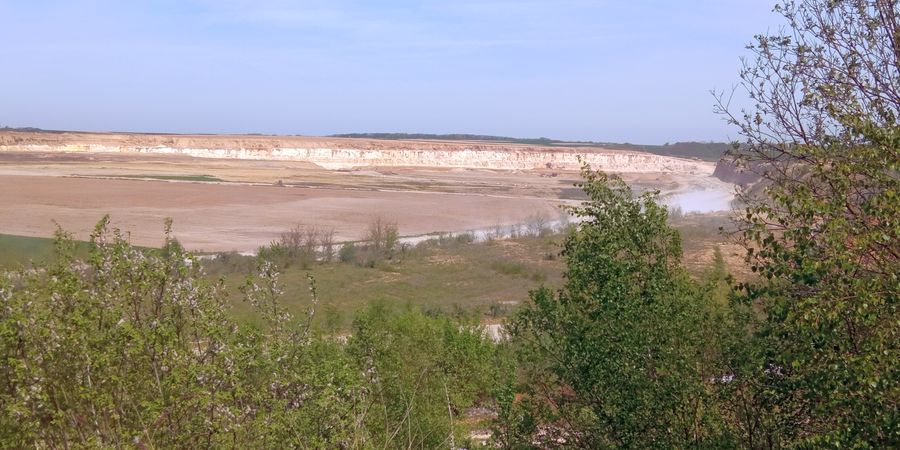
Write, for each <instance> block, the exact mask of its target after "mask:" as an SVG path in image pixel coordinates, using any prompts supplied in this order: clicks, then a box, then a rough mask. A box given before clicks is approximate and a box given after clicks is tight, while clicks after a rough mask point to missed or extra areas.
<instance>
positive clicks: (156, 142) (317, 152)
mask: <svg viewBox="0 0 900 450" xmlns="http://www.w3.org/2000/svg"><path fill="white" fill-rule="evenodd" d="M0 151H43V152H94V153H106V152H115V153H155V154H179V155H186V156H193V157H200V158H228V159H259V160H276V161H306V162H311V163H314V164H317V165H319V166H322V167H325V168H328V169H344V168H356V167H376V166H412V167H438V168H441V167H443V168H476V169H477V168H481V169H501V170H532V169H578V168H579V167H580V166H581V163H580V162H579V158H581V159H583V160H584V161H585V162H587V163H589V164H590V165H591V166H592V167H594V168H596V169H602V170H606V171H611V172H623V173H642V172H646V173H649V172H671V173H685V174H697V175H710V174H712V172H713V169H714V165H713V164H712V163H708V162H703V161H697V160H691V159H683V158H674V157H668V156H659V155H654V154H650V153H642V152H635V151H621V150H604V149H597V148H578V147H574V148H556V147H540V146H529V145H516V144H496V143H485V142H477V141H473V142H447V141H379V140H369V139H342V138H312V137H272V136H223V135H216V136H203V135H191V136H187V135H150V134H105V133H52V134H51V133H23V132H0Z"/></svg>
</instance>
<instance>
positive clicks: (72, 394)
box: [0, 219, 365, 448]
mask: <svg viewBox="0 0 900 450" xmlns="http://www.w3.org/2000/svg"><path fill="white" fill-rule="evenodd" d="M73 248H74V246H73V243H72V241H71V239H70V237H69V236H68V235H66V234H65V233H62V232H60V233H59V235H58V237H57V257H56V258H55V259H54V262H53V264H52V265H51V266H48V267H36V268H34V269H29V270H27V271H22V272H16V273H11V274H5V275H3V276H0V375H2V377H0V447H4V448H28V447H42V448H43V447H50V448H60V447H66V448H68V447H72V446H75V447H92V448H93V447H131V446H133V447H139V448H147V447H150V448H158V447H161V448H195V447H206V448H209V447H242V448H273V447H286V446H287V447H290V446H295V447H297V446H303V447H306V448H325V447H334V446H350V445H352V444H353V443H358V442H360V441H363V442H364V438H365V430H360V429H358V428H357V423H358V417H357V416H358V415H359V414H360V413H359V410H357V409H356V405H358V404H360V403H362V402H363V400H364V398H365V393H364V391H363V389H362V379H361V377H360V376H359V374H358V372H356V371H354V370H353V369H352V368H353V365H352V363H351V361H350V360H349V358H348V357H347V355H346V353H344V352H342V351H341V348H342V347H341V346H340V345H338V344H337V343H334V342H332V341H329V340H327V339H322V338H318V337H316V336H314V335H313V334H311V332H310V329H309V326H308V323H309V322H308V320H299V321H298V320H294V319H293V318H291V317H290V316H289V315H286V314H285V313H284V312H283V311H282V310H281V309H280V308H279V307H278V303H277V301H276V299H277V296H278V295H279V289H278V284H277V274H276V273H275V272H273V270H272V269H271V267H272V266H271V265H268V266H265V267H264V268H263V270H262V271H261V274H260V278H259V279H258V280H256V281H255V282H254V283H252V284H251V287H250V288H249V289H248V290H247V295H248V298H249V300H250V301H251V302H252V303H254V305H256V306H257V307H258V308H259V309H260V313H261V316H263V317H265V318H266V319H267V320H268V322H267V329H265V330H256V329H251V328H246V327H239V326H237V325H235V323H233V322H232V321H231V320H229V318H228V316H227V305H226V304H225V300H224V299H225V298H226V296H225V295H224V292H223V291H222V287H221V286H220V285H219V284H218V283H212V282H209V281H206V279H205V278H204V277H203V276H202V273H201V272H200V271H199V270H200V269H199V267H200V265H199V264H198V262H197V260H196V259H194V258H193V257H192V256H191V255H190V254H188V253H186V252H185V251H184V250H183V249H182V248H181V246H180V245H178V243H177V241H175V240H174V239H173V238H172V237H171V235H170V234H168V233H167V238H166V242H165V245H164V247H163V248H162V249H161V250H141V249H137V248H135V247H132V246H131V245H130V244H129V243H128V242H127V241H126V240H125V238H123V236H122V235H121V234H120V233H119V232H118V231H116V230H113V231H109V230H108V219H104V220H103V221H102V222H100V224H98V226H97V228H96V230H95V232H94V234H93V235H92V237H91V251H90V255H89V258H88V260H87V261H80V260H77V259H75V258H74V257H73ZM313 299H315V296H313ZM313 304H315V302H313ZM311 311H312V310H311ZM304 319H305V318H304Z"/></svg>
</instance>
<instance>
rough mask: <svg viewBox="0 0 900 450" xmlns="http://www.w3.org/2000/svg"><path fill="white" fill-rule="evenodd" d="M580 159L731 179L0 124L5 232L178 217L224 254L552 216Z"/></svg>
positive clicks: (516, 153) (571, 192)
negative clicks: (284, 238)
mask: <svg viewBox="0 0 900 450" xmlns="http://www.w3.org/2000/svg"><path fill="white" fill-rule="evenodd" d="M581 161H585V162H587V163H588V164H590V165H591V166H592V167H593V168H595V169H601V170H605V171H608V172H615V173H618V174H620V175H621V176H622V177H623V178H624V179H625V180H626V181H628V182H629V183H630V184H632V185H633V186H634V187H636V188H637V189H640V190H643V189H658V190H660V191H661V193H662V194H663V195H664V197H665V198H669V199H675V200H673V201H676V203H677V201H678V200H677V199H691V198H704V199H705V198H707V197H715V198H719V199H723V198H724V199H726V200H727V195H728V194H727V193H728V191H729V190H730V189H731V188H732V186H731V185H729V184H727V183H723V182H721V181H719V180H717V179H715V178H713V177H712V173H713V170H714V168H715V163H712V162H708V161H700V160H695V159H687V158H675V157H669V156H660V155H655V154H649V153H641V152H633V151H622V150H606V149H597V148H579V147H566V148H559V147H541V146H532V145H521V144H505V143H492V142H481V141H471V142H469V141H431V140H427V141H426V140H423V141H393V140H391V141H387V140H374V139H349V138H331V137H294V136H291V137H281V136H246V135H227V136H226V135H163V134H125V133H118V134H115V133H68V132H65V133H56V132H22V131H0V211H2V214H0V233H3V234H15V235H24V236H43V237H46V236H51V235H52V234H53V232H54V230H55V229H56V225H57V224H58V225H59V226H61V227H62V228H64V229H66V230H68V231H71V232H73V233H74V234H75V235H76V237H78V238H86V237H87V236H88V235H89V233H90V230H91V229H92V228H93V225H94V224H95V223H96V222H97V221H98V220H100V218H101V217H102V216H103V215H106V214H109V215H110V216H111V218H112V222H113V224H114V225H115V226H117V227H119V228H121V229H122V230H123V231H125V232H127V233H129V235H130V238H131V240H132V242H134V243H135V244H138V245H148V246H152V245H159V244H160V241H161V239H162V227H163V222H164V220H165V218H167V217H171V218H173V219H174V222H175V232H176V233H175V234H176V236H177V237H178V239H179V240H180V241H181V242H182V243H183V244H184V245H185V246H186V247H187V248H189V249H192V250H197V251H216V252H219V251H231V250H234V251H252V250H255V249H256V248H257V247H259V246H260V245H264V244H266V243H268V242H270V241H272V240H273V239H276V238H277V237H278V235H279V234H280V233H281V232H282V231H284V230H286V229H287V228H289V227H290V226H292V225H294V224H304V225H310V226H317V227H322V228H333V229H334V230H335V235H336V238H337V239H338V240H355V239H360V238H361V237H362V236H363V234H364V233H365V229H366V227H367V226H368V224H370V223H371V222H372V220H373V219H374V218H375V217H382V218H384V219H386V220H389V221H393V222H396V223H397V224H398V226H399V228H400V232H401V234H403V235H408V236H415V235H424V234H431V233H438V232H462V231H466V230H473V229H486V228H490V227H495V226H502V225H510V224H517V223H522V222H524V221H527V220H529V218H532V217H535V216H542V217H545V218H546V219H547V220H554V219H556V218H558V217H559V216H560V215H561V214H562V212H561V210H560V207H561V206H564V205H573V204H577V203H579V202H580V201H582V200H583V197H582V196H581V194H580V192H579V191H578V189H576V188H575V187H574V186H573V185H574V183H576V182H577V181H578V179H579V176H578V169H579V168H580V165H581ZM697 192H700V193H701V195H700V196H699V197H697V195H696V193H697ZM702 193H706V195H704V194H702ZM701 203H707V202H706V201H705V200H704V201H703V202H701ZM720 203H721V202H720ZM678 206H681V205H678ZM702 206H703V205H701V209H702ZM716 207H717V208H721V206H716ZM682 209H684V207H682ZM685 212H690V210H689V209H688V210H686V211H685ZM699 212H703V211H699Z"/></svg>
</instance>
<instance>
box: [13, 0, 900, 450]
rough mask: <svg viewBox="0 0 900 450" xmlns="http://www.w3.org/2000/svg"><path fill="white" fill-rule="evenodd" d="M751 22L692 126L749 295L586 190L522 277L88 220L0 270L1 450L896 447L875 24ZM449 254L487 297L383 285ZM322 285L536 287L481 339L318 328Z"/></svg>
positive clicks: (391, 231) (401, 252)
mask: <svg viewBox="0 0 900 450" xmlns="http://www.w3.org/2000/svg"><path fill="white" fill-rule="evenodd" d="M777 11H778V12H780V13H781V14H782V15H783V16H784V18H785V21H786V28H785V29H784V30H783V31H779V32H776V33H775V34H771V35H770V34H765V35H760V36H758V37H757V38H756V41H755V42H754V44H753V45H751V46H750V47H749V50H750V51H751V52H752V57H751V58H748V59H747V61H746V65H745V67H744V70H743V71H742V73H741V74H742V82H743V85H742V86H743V88H744V89H746V90H747V91H748V93H749V95H750V96H751V98H753V99H754V101H755V106H754V107H753V108H752V109H751V110H749V111H733V110H731V109H729V105H728V103H727V101H724V97H722V98H721V100H722V101H721V103H720V110H719V112H720V113H721V114H723V115H724V116H725V117H726V118H727V119H728V120H729V121H730V123H731V124H732V125H733V126H735V127H736V128H737V129H738V130H739V131H740V133H741V135H742V136H743V138H744V142H743V143H742V145H741V146H740V147H738V148H736V149H735V152H734V153H732V155H731V156H732V158H733V161H734V164H735V166H736V167H749V168H752V167H765V168H766V170H764V171H761V173H759V174H758V175H759V177H761V181H762V183H759V184H758V185H757V186H756V189H755V190H754V191H753V192H752V195H748V194H747V193H745V194H744V195H743V196H742V199H741V200H742V204H743V205H744V209H743V210H742V211H741V214H740V215H738V216H737V217H735V218H734V219H733V224H732V226H733V228H732V229H733V230H734V232H733V233H732V235H731V237H732V238H733V239H734V241H736V242H737V243H738V244H739V245H741V246H742V248H743V252H744V255H745V257H744V259H743V261H744V264H745V266H746V267H747V268H748V269H749V271H750V272H751V273H750V274H749V275H745V276H741V277H736V276H734V275H732V274H731V273H729V272H730V271H729V265H728V264H727V263H726V261H725V259H726V256H727V255H723V254H722V252H718V251H717V252H716V253H715V256H714V258H713V259H712V261H710V262H709V263H708V264H706V266H705V267H703V268H702V270H697V269H696V267H694V268H693V269H690V268H689V263H694V264H696V261H689V259H691V258H686V257H685V256H684V255H685V252H684V249H685V246H687V245H691V244H690V242H689V241H690V239H685V237H686V235H685V233H684V232H683V230H682V231H679V229H678V228H676V227H675V226H673V217H671V215H672V214H671V213H670V211H669V210H668V209H667V208H666V207H665V206H663V205H661V204H660V199H659V197H658V194H657V193H655V192H644V193H641V194H639V195H638V194H636V193H635V192H633V191H632V189H631V188H630V187H629V186H628V185H627V184H626V183H625V182H624V181H623V180H622V179H621V178H619V177H618V176H615V175H610V174H606V173H603V172H599V171H594V170H592V169H591V168H590V167H587V166H585V167H584V168H583V170H582V172H581V178H582V181H581V182H580V184H579V185H578V187H579V188H580V189H582V190H583V192H584V195H585V198H586V200H585V201H584V202H583V203H581V204H580V205H579V206H575V207H572V208H571V210H570V211H571V213H572V214H573V215H574V216H576V217H578V219H579V220H578V221H575V222H574V225H573V226H572V227H571V228H570V229H568V230H566V232H565V233H564V234H562V235H561V236H559V237H549V236H547V235H546V234H544V235H542V233H541V230H540V229H539V228H536V229H535V230H534V231H535V233H534V235H532V236H526V237H525V239H526V240H527V239H536V241H533V242H531V243H520V244H521V245H531V246H533V247H532V248H533V249H537V251H538V252H546V254H547V255H548V256H547V258H546V259H544V258H540V259H539V260H529V261H527V262H522V261H521V260H520V259H518V256H516V254H515V252H506V253H493V255H495V256H498V257H497V258H496V259H495V260H492V259H491V258H488V256H487V255H489V254H491V253H490V250H485V248H487V247H483V248H482V247H478V248H475V250H471V248H470V249H469V250H470V251H469V252H468V253H466V252H465V251H464V250H463V251H461V250H459V249H458V248H454V246H455V245H460V244H462V243H461V242H456V241H454V240H453V239H450V238H449V237H448V238H447V240H445V241H441V240H440V239H438V241H437V242H431V243H429V244H427V245H423V247H422V248H419V249H410V248H407V247H404V246H403V245H402V243H401V242H400V241H399V239H398V236H399V235H398V233H397V230H396V227H395V226H394V225H393V224H391V223H389V222H382V221H377V222H376V223H373V225H372V227H371V228H370V230H369V233H368V235H367V237H366V239H364V240H362V241H359V242H354V243H346V244H343V245H341V246H337V245H334V243H333V242H331V240H330V239H329V237H328V236H329V234H328V232H325V233H322V232H321V231H316V232H306V231H305V230H300V229H297V230H292V231H287V232H286V233H285V234H284V235H282V237H281V239H279V240H278V241H276V242H273V243H272V244H271V245H268V246H266V247H265V248H263V249H261V251H260V252H259V255H258V256H257V257H255V258H248V259H234V260H229V259H228V258H227V257H226V258H225V259H224V260H222V259H218V260H209V259H203V258H200V257H198V256H197V255H193V254H191V253H190V252H187V251H185V250H184V249H183V248H182V246H181V245H180V244H179V243H178V241H177V240H176V239H175V238H174V237H173V235H172V233H171V226H172V224H171V223H168V224H167V226H166V230H165V232H164V234H165V240H164V244H163V245H162V246H161V247H160V248H155V249H148V248H136V247H134V246H132V245H131V244H130V243H129V241H128V239H127V236H125V235H123V234H122V233H121V232H119V231H117V230H115V229H114V228H112V227H111V226H110V225H109V221H108V219H104V220H102V221H101V222H100V223H98V225H97V226H96V228H95V230H94V233H93V234H92V236H91V239H90V242H89V243H87V244H82V245H78V244H76V243H75V242H74V241H73V240H72V237H71V236H70V235H68V234H66V233H65V232H64V231H62V230H60V231H59V232H58V233H57V237H56V239H55V241H54V248H53V254H52V257H50V258H48V259H46V260H45V261H43V262H40V263H36V264H34V265H26V266H22V267H18V268H15V269H11V270H5V271H3V272H0V447H2V448H348V449H349V448H353V449H357V448H359V449H387V448H398V449H399V448H404V449H434V448H450V449H458V448H478V447H487V448H502V449H545V448H573V449H607V448H661V449H662V448H665V449H668V448H746V449H774V448H859V449H867V448H898V447H900V414H898V405H900V311H898V301H900V278H898V274H900V220H898V218H900V201H898V200H900V176H898V173H900V125H898V117H900V52H898V51H897V48H898V45H897V43H898V42H900V28H898V26H897V24H898V23H900V8H898V6H897V4H896V3H895V2H884V1H870V0H838V1H827V2H826V1H822V0H799V1H796V2H785V3H783V4H782V5H781V6H780V7H779V8H777ZM782 33H784V34H782ZM520 238H521V236H520ZM4 239H5V240H9V238H4ZM463 239H465V238H463ZM542 239H558V241H554V242H555V245H557V246H558V247H556V248H558V250H559V252H558V253H555V252H552V251H550V250H549V248H548V246H549V245H550V244H553V242H547V241H545V240H542ZM12 241H13V242H14V245H16V246H17V248H18V249H19V250H18V251H20V252H28V251H30V246H31V245H34V243H32V242H20V241H18V240H15V239H13V240H12ZM523 242H524V241H523ZM497 245H498V246H499V245H500V244H497ZM450 249H453V250H452V251H451V250H450ZM414 251H420V252H421V253H420V254H418V255H415V254H413V253H410V252H414ZM231 257H233V258H234V255H232V256H231ZM453 257H460V258H462V257H465V258H467V260H466V261H465V262H464V263H462V264H459V265H458V266H456V267H457V269H460V270H462V269H463V268H464V267H466V266H471V267H474V268H475V269H474V270H477V271H480V272H486V274H482V276H481V277H480V278H474V277H473V278H469V279H468V283H469V284H468V285H463V286H454V285H453V284H452V282H455V281H460V280H449V279H442V280H441V281H440V283H438V284H437V285H435V284H430V283H429V279H434V278H437V277H439V276H440V275H437V273H436V272H437V271H439V269H438V270H436V272H435V273H431V274H429V275H427V276H424V277H422V276H420V277H417V276H415V274H411V273H409V272H408V269H404V268H400V267H399V265H402V264H403V263H402V261H403V258H421V259H419V260H418V261H419V262H420V263H422V264H424V261H428V262H429V263H431V264H436V265H445V266H447V267H454V264H455V263H454V259H453ZM557 258H558V259H557ZM329 261H332V262H334V264H345V265H346V266H347V267H353V268H365V269H374V270H378V271H380V272H379V274H380V275H381V276H384V277H401V278H403V279H404V280H405V282H407V283H408V288H409V291H411V292H413V295H419V296H421V297H423V298H428V297H431V296H438V295H439V294H438V293H436V292H434V291H435V290H439V289H441V288H442V287H441V286H443V288H444V289H451V288H454V287H460V288H461V289H466V290H468V291H469V292H476V291H478V290H480V289H485V290H486V289H489V288H490V289H493V288H494V287H496V285H497V284H496V283H501V282H499V281H496V279H497V278H501V277H510V278H511V279H513V280H514V281H515V282H517V283H519V284H523V283H525V280H530V281H534V282H537V283H538V284H539V286H538V287H536V288H533V289H530V290H529V292H528V293H527V294H524V293H523V294H522V296H523V298H522V301H523V302H522V304H521V305H519V306H518V307H516V308H514V309H513V310H510V311H508V313H504V314H498V316H500V315H502V316H505V321H504V324H503V325H504V327H503V330H502V332H501V333H496V334H494V335H492V334H491V333H489V332H487V331H488V330H487V329H485V327H484V324H483V323H482V322H481V321H480V320H478V318H476V317H473V316H472V315H471V314H467V313H466V311H463V310H460V309H456V310H442V309H438V308H422V307H416V306H414V305H412V304H401V302H396V301H393V302H392V301H390V300H389V299H385V298H381V299H372V301H370V302H367V304H366V305H365V306H362V307H359V308H356V309H355V310H353V311H352V312H350V311H348V314H349V316H350V317H348V320H347V324H346V325H344V326H333V327H330V326H328V323H329V321H327V320H325V321H322V320H320V319H317V317H320V316H322V315H325V314H327V312H326V311H327V307H326V302H325V301H324V299H323V296H322V289H321V286H320V284H319V281H318V279H317V277H316V276H314V273H315V270H314V268H315V267H316V266H317V265H319V266H323V265H327V264H330V262H329ZM338 261H339V263H338ZM398 261H401V262H398ZM456 261H457V262H459V260H456ZM552 267H558V269H559V270H560V271H561V273H560V274H558V275H556V276H555V275H553V274H552V269H551V268H552ZM298 268H300V270H301V271H308V272H309V274H308V275H304V277H305V282H303V283H302V284H301V283H298V282H297V281H296V278H297V277H298V275H300V273H298V270H297V269H298ZM319 270H320V272H319V273H323V272H321V270H322V268H321V267H319ZM327 270H336V269H333V267H331V268H329V269H327ZM448 270H449V269H448ZM541 270H544V272H541ZM345 273H346V272H345ZM354 273H359V272H354ZM541 273H543V274H544V277H545V278H543V279H542V278H541V275H540V274H541ZM236 275H240V279H239V280H238V279H236V278H235V276H236ZM291 278H294V279H295V280H294V281H293V282H290V286H291V287H289V284H288V283H287V280H288V279H291ZM322 278H325V277H324V276H323V277H322ZM463 281H465V280H463ZM540 284H543V286H540ZM372 285H373V287H372V288H371V289H377V288H376V287H374V286H375V284H374V283H373V284H372ZM297 286H302V287H303V289H302V290H300V289H297ZM360 295H362V294H360ZM387 296H388V295H385V296H384V297H387ZM241 308H242V309H243V311H244V312H245V313H246V314H248V315H252V317H253V319H252V320H241V319H240V318H239V314H242V313H239V314H235V312H236V311H240V309H241Z"/></svg>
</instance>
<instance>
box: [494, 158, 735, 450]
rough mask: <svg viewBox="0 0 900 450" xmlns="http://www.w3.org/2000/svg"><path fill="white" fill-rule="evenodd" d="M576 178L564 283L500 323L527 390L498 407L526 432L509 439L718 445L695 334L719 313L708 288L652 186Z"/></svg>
mask: <svg viewBox="0 0 900 450" xmlns="http://www.w3.org/2000/svg"><path fill="white" fill-rule="evenodd" d="M582 176H583V177H584V183H583V185H582V187H583V189H584V191H585V192H586V193H587V195H588V197H589V199H590V201H588V202H586V203H585V204H584V205H583V206H582V207H579V208H574V209H573V210H572V212H573V213H574V214H575V215H576V216H579V217H580V218H581V219H582V220H583V221H582V222H581V223H580V224H579V226H578V228H577V230H576V231H575V232H573V233H572V234H570V235H569V236H568V238H567V239H566V242H565V247H564V250H563V256H564V257H565V259H566V263H567V272H566V283H565V287H564V288H563V289H561V290H560V291H559V292H557V293H553V292H552V291H550V290H549V289H546V288H542V289H540V290H537V291H534V292H532V294H531V304H529V305H527V306H525V307H524V308H523V310H522V311H520V312H519V313H518V314H517V316H516V317H515V318H514V319H513V320H512V321H511V323H510V331H511V334H512V336H513V338H514V339H515V340H517V341H518V344H519V345H520V347H521V348H520V356H521V361H522V363H523V367H524V369H525V370H526V378H525V379H526V382H525V384H526V387H527V388H528V391H527V393H528V396H527V399H526V400H524V401H523V403H522V404H523V405H525V410H526V411H521V410H519V411H513V410H512V409H510V408H509V407H507V411H505V412H509V413H512V414H514V415H518V416H519V417H520V418H521V419H522V420H523V421H524V422H526V423H524V424H523V426H520V430H522V431H525V432H528V431H529V430H530V431H533V433H532V435H531V436H527V437H526V438H525V439H521V438H520V439H518V440H517V441H516V442H518V445H525V444H528V443H530V442H532V441H536V442H537V443H538V444H539V446H541V447H548V446H554V445H561V446H566V447H578V448H609V447H620V446H623V447H644V448H646V447H653V448H673V447H686V446H696V445H716V444H718V445H725V444H726V443H727V442H729V441H728V439H729V433H728V430H727V427H726V426H725V424H724V423H723V421H722V420H721V415H720V414H719V412H718V411H717V407H716V404H715V402H714V401H713V395H712V392H713V390H714V389H713V385H714V383H715V382H716V381H715V380H718V379H720V378H721V377H722V376H723V375H724V374H723V373H720V372H718V370H719V369H720V368H719V367H717V366H716V364H715V356H716V354H717V352H715V351H711V350H710V347H711V346H715V344H716V341H712V342H710V341H708V340H707V339H708V338H709V333H708V332H706V331H705V330H708V329H710V328H709V327H713V326H715V323H714V322H716V321H720V320H721V319H720V317H718V316H716V315H715V314H710V312H711V311H712V310H713V309H715V308H714V307H713V306H711V305H713V303H712V302H710V301H708V298H709V295H707V291H709V292H712V291H713V290H712V289H704V288H702V287H701V286H699V285H697V284H696V283H694V282H692V281H691V280H690V279H689V278H688V277H687V275H686V273H685V271H684V269H683V267H682V265H681V241H680V237H679V235H678V233H677V232H676V231H675V230H673V229H671V228H670V227H669V226H668V225H667V223H666V218H667V212H666V209H665V207H664V206H660V205H659V204H657V202H656V197H655V195H656V194H655V193H646V194H644V195H642V196H640V197H638V198H634V197H633V195H632V192H631V190H630V189H629V188H628V186H627V185H625V183H624V182H623V181H622V180H621V179H620V178H618V177H615V176H608V175H605V174H603V173H598V172H592V171H590V170H589V168H587V167H586V168H585V169H584V170H583V171H582ZM716 286H718V284H716ZM717 289H718V288H717ZM721 303H722V304H723V308H724V307H725V306H727V304H728V302H727V300H722V301H721ZM726 309H727V308H726ZM507 404H508V402H507ZM529 404H530V405H531V408H528V407H527V406H528V405H529ZM501 405H504V403H503V402H501ZM527 422H532V425H530V426H529V425H528V423H527ZM511 444H514V442H507V445H508V446H510V447H514V446H515V445H511Z"/></svg>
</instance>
